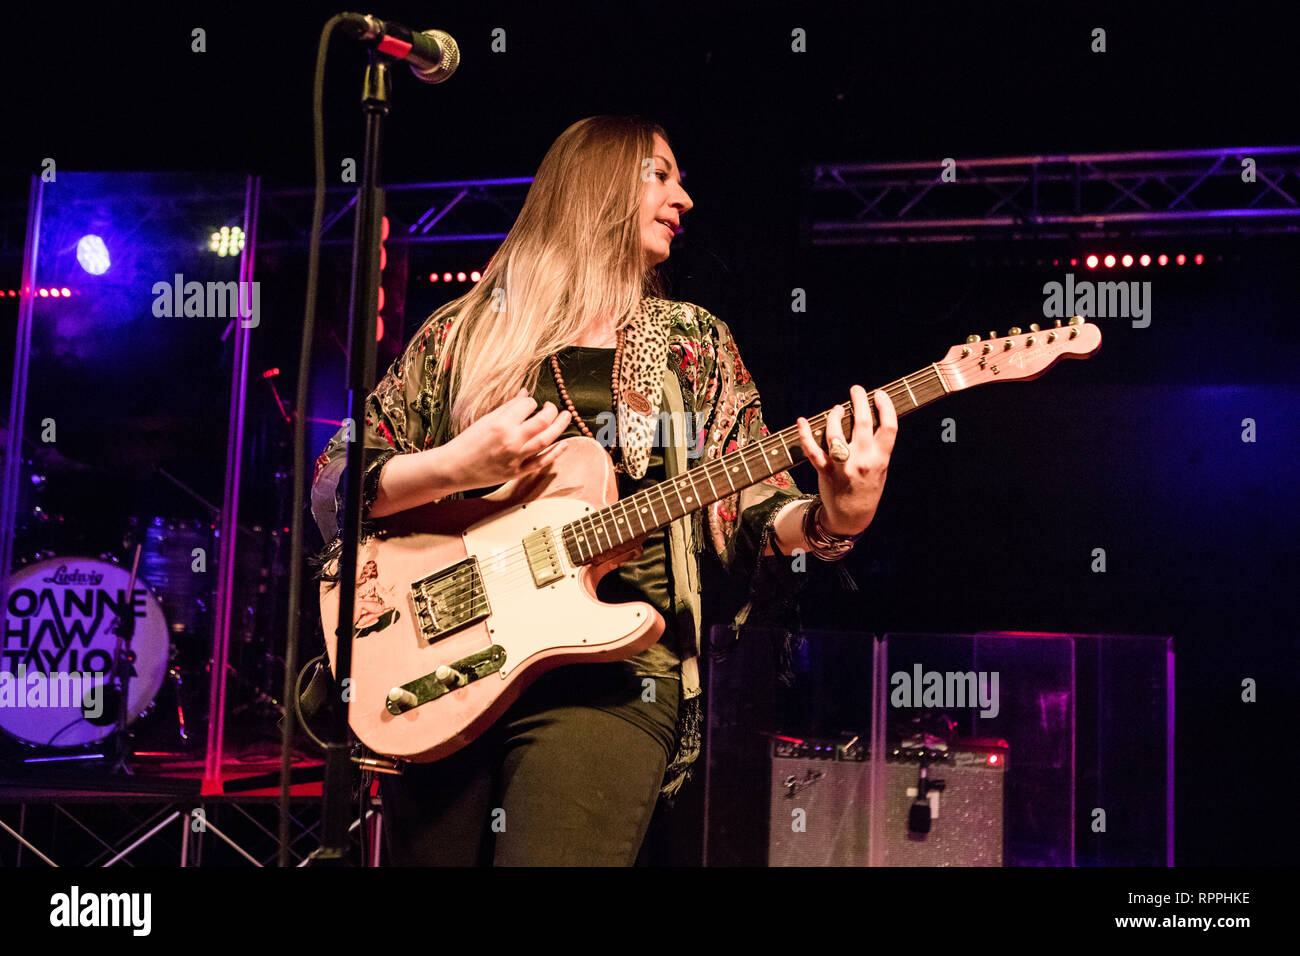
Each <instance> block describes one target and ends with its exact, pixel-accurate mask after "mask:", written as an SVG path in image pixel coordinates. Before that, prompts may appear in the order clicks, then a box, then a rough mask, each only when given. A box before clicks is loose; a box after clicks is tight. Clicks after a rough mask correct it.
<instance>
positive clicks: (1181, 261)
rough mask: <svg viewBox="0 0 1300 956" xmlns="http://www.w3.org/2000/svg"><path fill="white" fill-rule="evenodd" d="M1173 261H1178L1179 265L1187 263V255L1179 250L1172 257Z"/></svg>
mask: <svg viewBox="0 0 1300 956" xmlns="http://www.w3.org/2000/svg"><path fill="white" fill-rule="evenodd" d="M1174 262H1176V263H1178V264H1179V265H1180V266H1184V265H1187V257H1186V256H1185V255H1183V254H1182V253H1181V252H1180V253H1178V255H1176V256H1175V257H1174Z"/></svg>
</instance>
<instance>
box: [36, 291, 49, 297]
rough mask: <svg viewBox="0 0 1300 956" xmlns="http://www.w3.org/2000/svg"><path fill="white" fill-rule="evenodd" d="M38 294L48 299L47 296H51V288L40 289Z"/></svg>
mask: <svg viewBox="0 0 1300 956" xmlns="http://www.w3.org/2000/svg"><path fill="white" fill-rule="evenodd" d="M36 294H37V295H39V296H40V297H41V298H42V299H46V298H49V295H50V290H49V289H38V290H37V292H36Z"/></svg>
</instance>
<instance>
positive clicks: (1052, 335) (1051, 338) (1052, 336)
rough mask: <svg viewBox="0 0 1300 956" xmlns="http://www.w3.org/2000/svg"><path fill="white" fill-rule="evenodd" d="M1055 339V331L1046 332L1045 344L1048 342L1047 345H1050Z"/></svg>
mask: <svg viewBox="0 0 1300 956" xmlns="http://www.w3.org/2000/svg"><path fill="white" fill-rule="evenodd" d="M1057 324H1058V325H1059V324H1060V323H1057ZM1055 341H1056V333H1055V332H1048V333H1047V344H1048V345H1051V344H1052V343H1053V342H1055Z"/></svg>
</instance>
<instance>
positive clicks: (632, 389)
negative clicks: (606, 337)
mask: <svg viewBox="0 0 1300 956" xmlns="http://www.w3.org/2000/svg"><path fill="white" fill-rule="evenodd" d="M670 305H671V303H669V302H668V301H667V300H666V299H659V298H655V297H654V296H643V297H642V298H641V303H640V305H639V306H638V307H637V310H636V312H635V313H633V315H632V319H631V321H629V322H628V325H627V330H626V332H625V333H624V338H623V364H622V368H621V369H620V372H619V390H618V395H619V398H618V443H619V446H620V447H621V448H622V449H623V468H624V470H625V471H626V472H627V473H628V475H629V476H630V477H632V478H634V479H639V478H642V477H643V476H644V475H645V473H646V468H647V467H649V464H650V448H651V446H652V444H653V442H654V440H655V435H656V434H657V433H658V432H659V429H657V428H656V424H657V422H658V419H659V406H660V404H661V403H662V402H663V387H664V372H665V371H666V370H667V361H666V356H667V354H668V327H669V324H670V308H669V306H670Z"/></svg>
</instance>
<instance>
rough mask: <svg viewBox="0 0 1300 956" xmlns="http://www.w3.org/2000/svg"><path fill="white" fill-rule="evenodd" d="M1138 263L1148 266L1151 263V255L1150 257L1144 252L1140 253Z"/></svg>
mask: <svg viewBox="0 0 1300 956" xmlns="http://www.w3.org/2000/svg"><path fill="white" fill-rule="evenodd" d="M1138 263H1139V264H1141V265H1143V266H1149V265H1151V257H1150V256H1149V255H1147V254H1146V253H1145V252H1144V253H1142V255H1141V256H1140V257H1139V258H1138Z"/></svg>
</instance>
